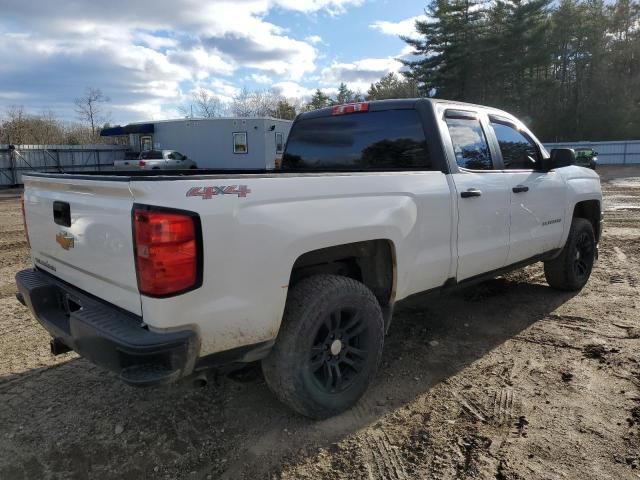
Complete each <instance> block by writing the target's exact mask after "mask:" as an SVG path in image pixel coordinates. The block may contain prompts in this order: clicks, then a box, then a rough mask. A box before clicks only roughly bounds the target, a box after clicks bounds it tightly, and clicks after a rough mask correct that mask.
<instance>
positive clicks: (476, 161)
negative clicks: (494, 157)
mask: <svg viewBox="0 0 640 480" xmlns="http://www.w3.org/2000/svg"><path fill="white" fill-rule="evenodd" d="M446 120H447V126H448V127H449V135H450V136H451V142H452V143H453V151H454V152H455V154H456V163H457V164H458V166H459V167H462V168H468V169H469V170H491V169H493V163H492V161H491V153H490V152H489V145H488V144H487V138H486V137H485V135H484V131H483V130H482V125H480V120H478V119H476V118H473V119H472V118H447V119H446Z"/></svg>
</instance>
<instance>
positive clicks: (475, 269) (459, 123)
mask: <svg viewBox="0 0 640 480" xmlns="http://www.w3.org/2000/svg"><path fill="white" fill-rule="evenodd" d="M445 122H446V126H447V128H446V132H443V133H445V135H443V137H444V138H443V140H444V142H445V149H447V148H452V149H453V157H454V158H455V163H456V165H451V167H452V175H451V176H452V178H453V182H454V185H455V190H456V192H455V193H456V197H457V206H458V239H457V245H458V268H457V275H456V278H457V280H458V281H460V280H464V279H466V278H470V277H473V276H475V275H479V274H481V273H485V272H490V271H492V270H496V269H498V268H500V267H503V266H504V265H505V264H506V261H507V255H508V252H509V191H508V189H507V183H506V179H505V176H504V175H502V174H501V173H500V171H499V170H496V169H495V166H494V158H493V156H492V154H491V151H490V149H489V143H488V141H487V136H486V135H485V128H488V126H487V123H486V121H485V120H484V119H483V118H481V116H480V115H479V114H478V113H477V112H472V111H466V110H465V111H461V110H446V112H445ZM446 133H448V136H449V137H450V142H451V147H449V146H448V145H446V143H447V141H448V140H447V138H446V137H447V135H446ZM450 153H451V152H450Z"/></svg>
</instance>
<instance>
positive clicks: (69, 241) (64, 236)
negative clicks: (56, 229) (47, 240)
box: [56, 232, 75, 250]
mask: <svg viewBox="0 0 640 480" xmlns="http://www.w3.org/2000/svg"><path fill="white" fill-rule="evenodd" d="M56 242H57V243H58V245H60V246H61V247H62V248H64V249H65V250H69V249H70V248H73V247H74V243H75V239H74V238H73V235H71V234H70V233H67V232H60V233H58V234H57V235H56Z"/></svg>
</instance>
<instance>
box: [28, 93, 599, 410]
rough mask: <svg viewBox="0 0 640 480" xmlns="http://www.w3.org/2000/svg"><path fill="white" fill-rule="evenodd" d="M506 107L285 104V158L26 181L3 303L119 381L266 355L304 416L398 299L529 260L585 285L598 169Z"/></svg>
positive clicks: (327, 401)
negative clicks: (14, 289) (11, 286)
mask: <svg viewBox="0 0 640 480" xmlns="http://www.w3.org/2000/svg"><path fill="white" fill-rule="evenodd" d="M574 163H575V155H574V152H573V151H572V150H567V149H562V150H555V151H552V152H551V154H549V153H547V151H546V150H545V149H544V147H543V146H542V145H541V144H540V142H539V141H538V140H537V139H536V138H535V137H534V135H533V134H532V133H531V132H530V131H529V130H528V129H527V128H526V127H525V126H524V125H523V124H522V123H521V122H520V121H518V120H517V119H516V118H514V117H513V116H511V115H509V114H507V113H505V112H502V111H499V110H495V109H493V108H487V107H482V106H477V105H470V104H463V103H456V102H448V101H441V100H428V99H417V100H415V99H414V100H390V101H379V102H370V103H358V104H349V105H341V106H337V107H333V108H326V109H322V110H317V111H313V112H309V113H304V114H302V115H300V116H299V117H298V118H297V119H296V121H295V123H294V125H293V127H292V130H291V133H290V136H289V140H288V144H287V147H286V150H285V154H284V157H283V162H282V169H281V170H280V171H261V172H246V171H244V172H237V171H206V170H204V171H203V170H197V171H180V172H179V171H176V172H170V171H162V172H144V171H142V172H111V173H105V172H96V173H95V174H86V173H83V174H68V173H65V174H44V173H32V174H28V175H25V176H24V184H25V192H24V213H25V227H26V230H27V234H28V238H29V240H30V245H31V250H32V256H33V268H32V269H28V270H24V271H21V272H19V273H18V274H17V276H16V280H17V285H18V291H19V293H18V294H17V296H18V299H19V300H20V301H21V302H22V303H24V304H25V305H26V306H28V307H29V308H30V310H31V312H32V313H33V315H34V316H35V317H36V318H37V319H38V320H39V321H40V323H42V325H43V326H44V327H45V328H46V329H47V330H48V331H49V332H50V334H51V336H52V337H53V339H52V351H53V353H54V354H57V353H62V352H65V351H68V350H69V349H73V350H75V351H77V352H78V353H79V354H80V355H82V356H85V357H87V358H88V359H90V360H91V361H93V362H95V363H96V364H99V365H102V366H104V367H106V368H108V369H110V370H112V371H115V372H116V373H117V374H118V375H119V376H120V378H121V379H122V380H124V381H125V382H127V383H129V384H133V385H151V384H158V383H163V382H169V381H174V380H176V379H178V378H181V377H186V376H192V375H198V374H199V372H202V371H203V370H205V369H207V368H210V367H213V366H219V365H223V364H229V363H242V362H254V361H257V360H261V361H262V367H263V371H264V375H265V377H266V380H267V383H268V384H269V386H270V387H271V389H272V390H273V391H274V393H275V394H276V395H277V396H278V398H280V399H281V400H282V401H283V402H284V403H286V404H287V405H289V406H290V407H292V408H293V409H295V410H296V411H298V412H300V413H302V414H303V415H307V416H309V417H313V418H323V417H328V416H331V415H334V414H336V413H338V412H341V411H343V410H345V409H347V408H349V407H350V406H351V405H353V404H354V403H355V402H356V401H357V400H358V398H359V397H360V396H361V395H362V394H363V393H364V392H365V390H366V388H367V385H368V384H369V382H370V380H371V379H372V377H373V376H374V374H375V372H376V370H377V367H378V363H379V361H380V358H381V355H382V347H383V343H384V336H385V332H386V330H387V329H388V327H389V324H390V322H391V318H392V312H393V307H394V305H395V304H396V302H398V301H399V300H402V299H404V298H407V297H408V296H410V295H413V294H417V293H420V292H427V291H438V290H447V289H449V288H452V287H455V286H460V285H469V284H471V283H472V282H474V281H477V280H479V279H484V278H487V277H491V276H495V275H499V274H500V273H503V272H505V271H508V270H511V269H515V268H519V267H522V266H525V265H528V264H531V263H534V262H538V261H543V262H544V269H545V274H546V278H547V280H548V282H549V284H550V285H551V286H552V287H555V288H559V289H565V290H578V289H581V288H582V287H583V286H584V285H585V283H586V282H587V280H588V278H589V275H590V273H591V269H592V266H593V264H594V261H595V259H596V258H597V245H598V241H599V237H600V232H601V202H602V196H601V190H600V182H599V178H598V175H597V174H596V173H595V172H593V171H592V170H589V169H586V168H582V167H578V166H575V165H573V164H574Z"/></svg>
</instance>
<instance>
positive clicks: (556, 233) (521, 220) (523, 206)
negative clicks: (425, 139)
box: [489, 115, 566, 264]
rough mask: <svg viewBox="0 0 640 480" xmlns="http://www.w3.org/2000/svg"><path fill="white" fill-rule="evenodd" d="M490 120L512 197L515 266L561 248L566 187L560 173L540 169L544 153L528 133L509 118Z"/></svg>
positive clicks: (511, 235) (509, 261)
mask: <svg viewBox="0 0 640 480" xmlns="http://www.w3.org/2000/svg"><path fill="white" fill-rule="evenodd" d="M489 118H490V127H491V128H490V135H495V138H496V141H497V144H498V146H499V150H500V155H501V156H502V163H503V168H504V170H503V176H504V177H505V179H506V181H507V183H508V190H509V195H510V196H511V202H510V203H511V205H510V231H509V256H508V258H507V264H513V263H517V262H520V261H523V260H526V259H529V258H531V257H534V256H536V255H540V254H541V253H544V252H547V251H550V250H553V249H555V248H559V247H560V243H561V241H562V232H563V228H564V220H565V219H564V216H565V214H564V210H565V195H566V188H565V183H564V180H563V179H562V177H561V176H560V174H558V173H557V172H555V171H551V172H543V171H540V170H537V169H536V167H537V165H539V164H540V161H541V152H540V149H539V147H538V145H537V144H536V142H535V141H534V140H533V139H532V138H531V136H530V135H529V134H528V132H526V131H525V130H524V129H522V128H519V127H518V126H517V125H515V124H514V123H513V122H511V121H510V120H508V119H503V118H501V117H497V116H493V115H491V116H490V117H489Z"/></svg>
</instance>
